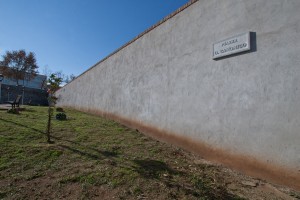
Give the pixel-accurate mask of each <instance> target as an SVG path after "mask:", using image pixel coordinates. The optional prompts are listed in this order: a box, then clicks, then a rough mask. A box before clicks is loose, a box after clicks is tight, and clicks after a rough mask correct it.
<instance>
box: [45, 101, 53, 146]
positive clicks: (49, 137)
mask: <svg viewBox="0 0 300 200" xmlns="http://www.w3.org/2000/svg"><path fill="white" fill-rule="evenodd" d="M51 111H52V110H51V106H50V105H49V108H48V123H47V132H46V135H47V142H48V143H51V135H50V132H51V116H52V112H51Z"/></svg>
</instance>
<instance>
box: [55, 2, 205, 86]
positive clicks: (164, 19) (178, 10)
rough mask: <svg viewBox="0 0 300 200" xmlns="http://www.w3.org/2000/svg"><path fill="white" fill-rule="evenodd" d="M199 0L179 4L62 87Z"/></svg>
mask: <svg viewBox="0 0 300 200" xmlns="http://www.w3.org/2000/svg"><path fill="white" fill-rule="evenodd" d="M197 1H199V0H190V1H189V2H188V3H186V4H185V5H183V6H181V7H180V8H178V9H177V10H175V11H174V12H173V13H171V14H169V15H168V16H166V17H164V18H163V19H162V20H160V21H159V22H157V23H156V24H154V25H152V26H151V27H150V28H148V29H146V30H145V31H144V32H142V33H140V34H139V35H138V36H136V37H134V38H133V39H132V40H130V41H129V42H127V43H125V44H124V45H123V46H121V47H120V48H118V49H117V50H115V51H113V52H112V53H110V54H109V55H108V56H106V57H105V58H103V59H101V60H100V61H99V62H97V63H96V64H94V65H93V66H91V67H90V68H89V69H87V70H86V71H84V72H83V73H81V74H80V75H79V76H77V77H76V78H75V79H74V80H72V81H71V82H69V83H67V84H66V85H64V86H63V87H62V88H64V87H65V86H67V85H69V84H70V83H72V82H73V81H75V80H76V79H77V78H79V77H80V76H82V75H84V74H86V73H87V72H89V71H90V70H92V69H93V68H94V67H96V66H97V65H98V64H100V63H102V62H104V61H105V60H107V59H108V58H110V57H111V56H113V55H115V54H116V53H118V52H119V51H121V50H122V49H124V48H125V47H127V46H129V45H130V44H132V43H134V42H135V41H136V40H138V39H139V38H141V37H143V36H144V35H146V34H147V33H149V32H150V31H152V30H154V29H155V28H156V27H158V26H160V25H161V24H163V23H165V22H166V21H168V20H169V19H171V18H173V17H174V16H175V15H177V14H179V13H180V12H182V11H183V10H185V9H186V8H188V7H190V6H191V5H193V4H194V3H196V2H197ZM62 88H60V89H59V90H61V89H62Z"/></svg>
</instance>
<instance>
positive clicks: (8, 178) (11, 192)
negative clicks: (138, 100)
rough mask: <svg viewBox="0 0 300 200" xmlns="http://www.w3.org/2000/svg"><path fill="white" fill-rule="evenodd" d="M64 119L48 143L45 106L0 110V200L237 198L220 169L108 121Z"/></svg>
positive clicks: (72, 114) (78, 115) (80, 116)
mask: <svg viewBox="0 0 300 200" xmlns="http://www.w3.org/2000/svg"><path fill="white" fill-rule="evenodd" d="M66 114H67V116H68V120H66V121H58V120H55V119H53V123H52V124H53V129H52V140H53V141H54V143H53V144H48V143H46V136H45V134H44V132H45V129H46V122H47V108H46V107H26V109H25V111H22V112H21V114H19V115H16V114H9V113H6V111H0V155H1V157H0V199H242V198H240V197H239V196H243V195H240V193H239V192H238V191H241V190H237V189H232V190H229V189H228V188H227V185H228V180H229V179H230V180H231V181H237V180H235V179H234V178H233V176H231V177H229V175H226V174H225V173H224V169H223V168H222V167H220V166H217V165H213V164H207V163H202V162H200V161H201V159H200V158H199V157H197V156H195V155H193V154H191V153H188V152H185V151H184V150H182V149H179V148H176V147H174V146H171V145H168V144H165V143H161V142H158V141H156V140H153V139H151V138H149V137H147V136H145V135H143V134H141V133H139V132H136V131H135V130H132V129H129V128H127V127H125V126H122V125H120V124H118V123H116V122H114V121H111V120H108V119H104V118H101V117H99V116H93V115H89V114H86V113H82V112H78V111H75V110H66ZM236 179H238V178H236Z"/></svg>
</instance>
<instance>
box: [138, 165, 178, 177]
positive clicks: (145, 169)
mask: <svg viewBox="0 0 300 200" xmlns="http://www.w3.org/2000/svg"><path fill="white" fill-rule="evenodd" d="M133 162H134V163H135V164H136V165H137V166H134V167H133V168H134V170H135V171H136V172H138V173H139V174H140V175H141V176H143V177H145V178H150V179H159V178H160V176H161V174H162V173H164V174H165V175H174V174H179V173H181V172H178V171H175V170H173V169H171V168H170V167H169V166H168V165H167V164H166V163H164V162H162V161H158V160H133Z"/></svg>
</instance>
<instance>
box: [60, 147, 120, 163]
mask: <svg viewBox="0 0 300 200" xmlns="http://www.w3.org/2000/svg"><path fill="white" fill-rule="evenodd" d="M57 146H59V147H61V148H63V149H67V150H69V151H71V152H73V153H76V154H78V155H80V156H84V157H87V158H89V159H93V160H99V159H103V157H117V156H118V153H117V152H110V151H100V150H97V151H96V152H97V153H90V152H87V151H85V149H88V148H85V146H83V145H81V147H83V149H84V150H81V149H80V150H79V149H77V148H74V147H70V146H67V145H57Z"/></svg>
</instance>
